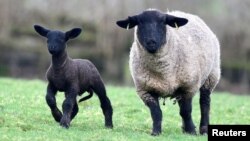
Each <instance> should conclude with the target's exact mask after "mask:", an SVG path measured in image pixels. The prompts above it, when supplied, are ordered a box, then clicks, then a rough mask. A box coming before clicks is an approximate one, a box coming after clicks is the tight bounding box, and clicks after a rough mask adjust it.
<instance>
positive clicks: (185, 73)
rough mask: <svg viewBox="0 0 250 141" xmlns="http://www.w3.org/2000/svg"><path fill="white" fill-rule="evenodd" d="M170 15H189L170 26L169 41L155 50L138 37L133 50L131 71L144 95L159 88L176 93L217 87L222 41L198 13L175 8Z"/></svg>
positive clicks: (190, 93)
mask: <svg viewBox="0 0 250 141" xmlns="http://www.w3.org/2000/svg"><path fill="white" fill-rule="evenodd" d="M167 14H169V15H174V16H177V17H183V18H186V19H188V23H187V24H186V25H184V26H182V27H179V28H178V29H176V28H172V27H170V26H167V34H166V38H167V39H166V44H165V45H163V46H162V47H161V48H160V49H159V50H158V51H157V52H156V53H155V54H150V53H148V52H147V51H146V50H145V49H144V48H143V47H142V45H141V44H140V42H139V40H138V39H137V35H136V33H137V28H135V32H134V43H133V45H132V47H131V51H130V61H129V64H130V71H131V74H132V77H133V80H134V83H135V87H136V89H137V93H138V95H139V96H140V97H143V95H144V94H145V93H147V92H156V93H158V94H159V95H160V96H161V97H169V96H173V94H174V93H175V91H176V90H177V89H178V88H184V91H185V95H186V96H193V95H194V94H195V93H196V92H197V91H198V90H199V88H200V87H202V86H204V87H205V88H207V89H209V90H211V91H213V89H214V88H215V86H216V85H217V83H218V81H219V79H220V45H219V42H218V40H217V37H216V36H215V35H214V33H213V32H212V31H211V30H210V29H209V27H208V26H207V25H206V24H205V23H204V22H203V21H202V20H201V19H200V18H199V17H198V16H195V15H191V14H188V13H184V12H180V11H174V12H167Z"/></svg>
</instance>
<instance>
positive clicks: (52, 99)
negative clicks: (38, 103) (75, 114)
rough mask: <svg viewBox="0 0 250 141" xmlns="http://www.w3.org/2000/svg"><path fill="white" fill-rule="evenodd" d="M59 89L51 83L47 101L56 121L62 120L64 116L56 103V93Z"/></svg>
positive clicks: (48, 88) (48, 87)
mask: <svg viewBox="0 0 250 141" xmlns="http://www.w3.org/2000/svg"><path fill="white" fill-rule="evenodd" d="M56 92H57V90H56V89H55V88H54V87H53V86H52V85H51V84H50V83H49V84H48V86H47V94H46V102H47V104H48V106H49V107H50V109H51V113H52V115H53V117H54V119H55V121H57V122H60V120H61V118H62V113H61V111H60V110H59V109H58V108H57V105H56V98H55V95H56Z"/></svg>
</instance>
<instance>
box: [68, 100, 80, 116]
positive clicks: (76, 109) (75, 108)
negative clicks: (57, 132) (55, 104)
mask: <svg viewBox="0 0 250 141" xmlns="http://www.w3.org/2000/svg"><path fill="white" fill-rule="evenodd" d="M78 110H79V109H78V105H77V103H76V102H75V104H74V108H73V111H72V113H71V117H70V119H71V120H73V119H74V117H75V116H76V115H77V113H78Z"/></svg>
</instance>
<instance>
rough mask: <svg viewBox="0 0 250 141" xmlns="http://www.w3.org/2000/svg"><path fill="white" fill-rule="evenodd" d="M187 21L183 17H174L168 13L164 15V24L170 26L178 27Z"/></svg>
mask: <svg viewBox="0 0 250 141" xmlns="http://www.w3.org/2000/svg"><path fill="white" fill-rule="evenodd" d="M187 22H188V20H187V19H185V18H180V17H175V16H172V15H168V14H166V15H165V24H167V25H169V26H171V27H175V28H178V27H181V26H183V25H185V24H187Z"/></svg>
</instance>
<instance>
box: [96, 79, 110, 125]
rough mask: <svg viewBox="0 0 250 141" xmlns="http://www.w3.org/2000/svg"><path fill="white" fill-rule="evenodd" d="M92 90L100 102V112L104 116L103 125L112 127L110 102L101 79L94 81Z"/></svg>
mask: <svg viewBox="0 0 250 141" xmlns="http://www.w3.org/2000/svg"><path fill="white" fill-rule="evenodd" d="M93 90H94V92H95V93H96V94H97V96H98V98H99V101H100V103H101V108H102V112H103V114H104V117H105V126H106V127H107V128H113V122H112V114H113V109H112V106H111V102H110V100H109V98H108V97H107V95H106V90H105V86H104V84H103V82H102V80H99V81H97V82H95V84H94V86H93Z"/></svg>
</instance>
